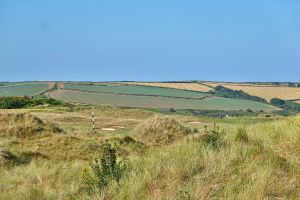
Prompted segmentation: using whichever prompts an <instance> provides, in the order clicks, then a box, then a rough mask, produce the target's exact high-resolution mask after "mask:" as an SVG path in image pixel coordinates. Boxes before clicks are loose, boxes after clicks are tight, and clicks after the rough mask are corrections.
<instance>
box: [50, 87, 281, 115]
mask: <svg viewBox="0 0 300 200" xmlns="http://www.w3.org/2000/svg"><path fill="white" fill-rule="evenodd" d="M51 96H52V97H53V98H56V99H61V100H65V101H68V102H78V103H87V104H110V105H114V106H120V107H137V108H175V109H204V110H239V109H242V110H247V109H252V110H265V111H270V110H276V109H277V108H275V107H273V106H270V105H267V104H263V103H259V102H254V101H248V100H241V99H230V98H211V99H206V100H197V99H179V98H170V97H152V96H148V97H147V96H134V95H117V94H102V93H88V92H80V91H71V90H57V91H54V92H52V93H51Z"/></svg>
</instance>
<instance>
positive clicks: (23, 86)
mask: <svg viewBox="0 0 300 200" xmlns="http://www.w3.org/2000/svg"><path fill="white" fill-rule="evenodd" d="M47 88H49V84H48V83H43V82H32V83H31V82H28V83H6V84H5V85H3V86H1V85H0V96H24V95H27V96H32V95H35V94H38V93H41V92H43V91H44V90H46V89H47Z"/></svg>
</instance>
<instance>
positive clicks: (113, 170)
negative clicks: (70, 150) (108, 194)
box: [82, 143, 128, 191]
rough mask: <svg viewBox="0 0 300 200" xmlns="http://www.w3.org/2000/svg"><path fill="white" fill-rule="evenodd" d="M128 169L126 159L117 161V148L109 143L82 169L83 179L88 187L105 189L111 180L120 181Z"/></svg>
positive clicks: (88, 188) (90, 188) (89, 188)
mask: <svg viewBox="0 0 300 200" xmlns="http://www.w3.org/2000/svg"><path fill="white" fill-rule="evenodd" d="M127 169H128V164H127V162H126V161H125V160H122V161H119V162H118V161H117V154H116V149H115V148H114V147H112V146H111V144H109V143H105V144H103V145H102V147H101V154H100V156H99V158H98V159H96V160H95V161H94V162H93V163H91V164H90V166H89V168H85V169H83V171H82V180H83V183H84V185H85V186H86V189H87V190H88V191H91V190H93V189H100V190H101V189H103V188H105V187H106V186H107V185H108V184H109V183H111V182H117V183H118V182H119V181H120V179H121V177H122V176H123V175H124V174H125V172H126V171H127Z"/></svg>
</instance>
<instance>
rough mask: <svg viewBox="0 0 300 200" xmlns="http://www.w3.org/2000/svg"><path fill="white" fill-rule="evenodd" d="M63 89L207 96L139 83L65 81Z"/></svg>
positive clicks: (173, 95) (193, 96)
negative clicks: (81, 82)
mask: <svg viewBox="0 0 300 200" xmlns="http://www.w3.org/2000/svg"><path fill="white" fill-rule="evenodd" d="M64 89H69V90H80V91H87V92H99V93H109V94H133V95H148V96H167V97H186V98H201V97H205V96H209V95H210V94H208V93H203V92H196V91H187V90H179V89H173V88H159V87H149V86H139V85H137V86H136V85H115V84H77V83H65V84H64Z"/></svg>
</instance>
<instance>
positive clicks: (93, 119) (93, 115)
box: [92, 112, 95, 133]
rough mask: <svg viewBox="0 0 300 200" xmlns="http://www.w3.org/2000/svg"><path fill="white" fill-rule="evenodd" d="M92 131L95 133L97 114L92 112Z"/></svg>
mask: <svg viewBox="0 0 300 200" xmlns="http://www.w3.org/2000/svg"><path fill="white" fill-rule="evenodd" d="M92 129H93V133H95V113H94V112H92Z"/></svg>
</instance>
